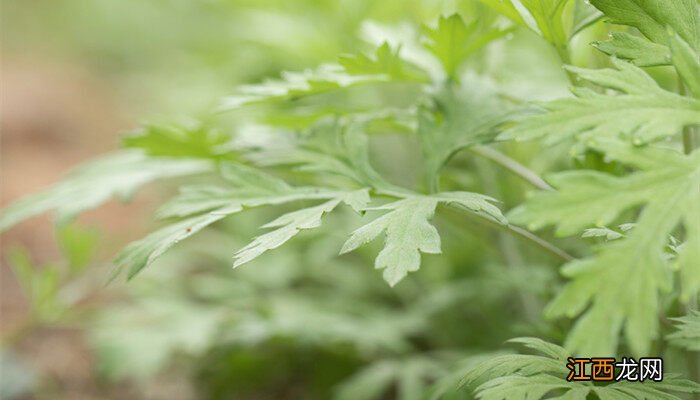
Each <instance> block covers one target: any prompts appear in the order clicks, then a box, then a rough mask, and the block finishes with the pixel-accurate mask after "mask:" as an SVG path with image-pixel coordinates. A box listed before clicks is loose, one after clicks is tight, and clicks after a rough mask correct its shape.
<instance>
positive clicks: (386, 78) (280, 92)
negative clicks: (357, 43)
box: [218, 43, 426, 112]
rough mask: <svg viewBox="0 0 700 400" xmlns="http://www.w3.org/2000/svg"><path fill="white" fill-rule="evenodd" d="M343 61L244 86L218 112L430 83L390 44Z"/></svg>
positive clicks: (343, 57)
mask: <svg viewBox="0 0 700 400" xmlns="http://www.w3.org/2000/svg"><path fill="white" fill-rule="evenodd" d="M339 62H340V64H324V65H321V66H320V67H318V68H317V69H315V70H306V71H304V72H283V73H282V79H281V80H268V81H265V82H263V83H260V84H257V85H244V86H241V87H239V88H238V93H237V94H236V95H233V96H229V97H226V98H224V99H223V100H222V101H221V103H220V105H219V107H218V111H220V112H223V111H231V110H236V109H239V108H241V107H243V106H247V105H251V104H260V103H276V102H283V101H291V100H296V99H299V98H301V97H305V96H313V95H317V94H322V93H327V92H331V91H336V90H339V89H345V88H349V87H353V86H360V85H367V84H377V83H385V82H391V81H408V82H417V83H423V82H425V80H426V75H425V73H424V72H423V71H421V70H420V69H418V68H417V67H415V66H414V65H412V64H410V63H408V62H407V61H405V60H403V59H402V58H401V57H400V55H399V51H398V50H396V51H393V50H392V49H391V48H390V47H389V45H388V44H387V43H383V44H382V45H381V46H379V47H378V48H377V50H376V53H375V55H374V57H373V58H370V57H368V56H366V55H352V56H351V55H347V56H342V57H341V58H340V60H339Z"/></svg>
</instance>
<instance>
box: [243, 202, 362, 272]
mask: <svg viewBox="0 0 700 400" xmlns="http://www.w3.org/2000/svg"><path fill="white" fill-rule="evenodd" d="M341 201H345V202H346V203H347V204H348V205H350V206H351V207H353V208H354V209H364V207H365V206H366V204H367V203H368V202H369V195H368V193H367V191H366V190H359V191H357V192H354V193H348V194H347V195H342V196H339V197H337V198H335V199H331V200H329V201H327V202H325V203H323V204H321V205H318V206H314V207H309V208H304V209H301V210H297V211H293V212H290V213H287V214H284V215H282V216H281V217H279V218H277V219H275V220H274V221H272V222H269V223H267V224H265V225H263V228H277V229H275V230H273V231H271V232H269V233H266V234H264V235H262V236H258V237H256V238H255V240H253V241H252V242H251V243H250V244H248V245H247V246H245V247H244V248H242V249H240V250H239V251H237V252H236V255H235V256H234V258H235V262H234V263H233V266H234V268H235V267H238V266H240V265H242V264H245V263H247V262H249V261H251V260H253V259H255V258H257V257H258V256H260V255H261V254H263V253H264V252H266V251H268V250H272V249H276V248H277V247H279V246H281V245H283V244H284V243H286V242H287V241H288V240H289V239H291V238H293V237H294V236H296V235H297V234H298V233H299V232H301V231H302V230H307V229H314V228H318V227H319V226H321V217H323V215H324V214H326V213H329V212H331V211H333V210H334V209H335V207H336V206H338V204H340V202H341Z"/></svg>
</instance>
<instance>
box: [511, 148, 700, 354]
mask: <svg viewBox="0 0 700 400" xmlns="http://www.w3.org/2000/svg"><path fill="white" fill-rule="evenodd" d="M596 149H598V150H600V151H603V152H605V153H607V155H608V157H610V158H612V159H617V160H619V161H622V162H624V163H625V164H628V165H632V166H635V167H637V168H639V169H640V171H638V172H634V173H632V174H630V175H627V176H623V177H615V176H611V175H607V174H604V173H600V172H595V171H572V172H565V173H560V174H557V175H555V176H553V177H552V178H551V179H550V182H551V183H552V185H553V186H554V187H556V188H557V189H558V191H556V192H540V193H537V194H535V195H534V196H532V197H531V198H530V199H529V200H528V201H527V202H526V203H525V205H523V206H520V207H518V208H516V209H515V210H513V211H512V212H511V213H510V214H509V219H511V220H512V221H514V222H522V223H528V226H529V227H530V228H531V229H538V228H541V227H544V226H547V225H556V226H557V232H558V233H559V234H562V235H570V234H574V233H576V232H578V231H580V230H582V229H583V228H585V227H586V226H590V225H599V226H602V225H606V224H609V223H611V222H613V221H614V220H615V218H617V217H618V216H619V215H620V213H622V212H623V211H625V210H627V209H630V208H632V207H635V206H640V205H644V207H643V209H642V212H641V214H640V216H639V218H638V220H637V221H636V222H637V223H636V227H635V229H634V230H632V231H631V233H629V234H628V235H627V237H626V238H623V239H619V240H616V241H614V242H611V243H610V244H608V245H607V246H604V247H602V248H601V250H600V252H599V253H598V254H596V255H595V256H593V257H590V258H586V259H583V260H577V261H574V262H572V263H570V264H567V265H566V266H564V268H563V273H564V275H565V276H567V277H568V278H570V279H572V281H571V282H570V283H569V284H568V285H567V286H566V287H565V288H564V290H563V291H562V292H561V293H560V294H559V296H558V297H557V298H556V299H555V300H554V301H553V302H552V303H551V304H550V305H549V307H548V309H547V314H548V315H549V316H550V317H556V316H567V317H571V318H573V317H575V316H576V315H579V314H582V316H581V317H580V318H579V320H578V322H577V323H576V325H575V326H574V328H573V330H572V331H571V332H570V334H569V337H568V339H567V348H569V349H570V350H572V351H576V352H580V353H581V354H614V352H615V349H616V348H617V343H618V335H619V332H620V330H621V329H622V328H623V327H624V331H625V334H626V338H627V343H628V345H629V346H630V348H631V349H632V351H633V352H634V353H635V354H638V355H644V354H647V353H648V351H649V346H650V344H651V341H652V340H653V339H654V338H655V337H656V335H657V330H658V326H657V325H658V321H657V314H658V311H659V292H661V291H666V290H668V289H670V285H671V281H670V279H671V273H672V267H671V266H670V265H669V263H668V262H667V260H666V257H665V256H664V253H663V249H664V247H665V245H666V244H667V241H668V236H669V235H670V234H671V233H672V232H673V231H674V229H675V228H676V227H677V226H679V225H683V226H685V227H686V230H687V234H688V235H689V236H688V238H687V239H688V242H687V244H686V246H684V248H683V250H682V253H681V256H680V257H684V254H693V255H695V254H698V252H699V251H700V241H699V240H698V239H697V238H698V237H699V236H698V234H697V231H698V228H697V225H698V224H697V221H698V217H697V216H698V215H700V210H698V208H699V207H700V206H698V204H700V153H698V152H695V153H693V154H692V155H688V156H685V155H681V154H679V153H677V152H674V151H671V150H665V149H657V148H651V147H647V148H632V147H630V146H628V145H625V144H622V143H620V142H615V141H608V142H605V143H604V144H601V145H600V146H599V147H597V148H596ZM685 257H687V256H685ZM695 264H697V262H695ZM695 264H693V262H692V261H691V260H689V259H687V258H684V260H682V261H680V262H679V265H680V268H681V274H682V275H681V276H684V277H686V278H688V279H686V280H684V281H683V289H682V290H683V293H685V294H686V296H687V294H689V293H692V292H693V291H695V290H697V289H698V288H699V287H700V282H699V280H698V277H697V276H696V275H697V267H695V266H694V265H695ZM589 304H590V307H588V308H586V306H588V305H589Z"/></svg>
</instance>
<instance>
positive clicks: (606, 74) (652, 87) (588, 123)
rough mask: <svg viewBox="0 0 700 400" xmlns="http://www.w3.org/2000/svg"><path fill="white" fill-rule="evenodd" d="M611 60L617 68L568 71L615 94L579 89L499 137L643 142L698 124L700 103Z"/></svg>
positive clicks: (551, 140)
mask: <svg viewBox="0 0 700 400" xmlns="http://www.w3.org/2000/svg"><path fill="white" fill-rule="evenodd" d="M614 64H615V66H616V68H615V69H600V70H589V69H581V68H573V67H570V68H569V69H570V70H571V71H572V72H574V73H576V74H577V75H578V76H579V77H580V78H581V79H583V80H585V81H588V82H591V83H594V84H596V85H598V86H601V87H603V88H606V89H610V90H611V91H614V92H616V93H614V94H612V93H596V92H593V91H591V90H584V89H578V90H576V92H575V93H576V94H577V95H578V97H576V98H573V99H561V100H555V101H552V102H550V103H546V104H544V105H543V106H544V108H545V109H546V110H547V111H548V112H547V113H545V114H541V115H535V116H532V117H529V118H526V119H524V120H523V121H520V122H519V123H517V124H516V125H515V126H514V127H513V128H510V129H508V130H506V131H505V132H503V133H502V134H501V136H500V137H499V138H501V139H516V140H530V139H535V138H540V137H542V138H544V141H545V143H546V144H554V143H559V142H561V141H563V140H566V139H569V138H572V137H575V138H577V139H578V140H579V141H582V142H586V141H596V140H599V139H601V138H604V137H617V136H618V135H620V134H625V135H628V136H631V137H632V138H633V139H634V142H635V143H636V144H642V143H645V142H650V141H653V140H657V139H661V138H664V137H668V136H673V135H677V134H679V132H680V131H681V130H682V128H683V127H685V126H690V125H695V124H700V101H698V100H697V99H692V98H688V97H683V96H679V95H677V94H675V93H672V92H669V91H666V90H664V89H662V88H661V87H659V86H658V85H657V84H656V82H655V81H654V80H653V79H652V78H651V77H650V76H649V75H648V74H647V73H646V72H644V71H643V70H642V69H640V68H638V67H635V66H634V65H632V64H630V63H627V62H622V61H616V62H615V63H614Z"/></svg>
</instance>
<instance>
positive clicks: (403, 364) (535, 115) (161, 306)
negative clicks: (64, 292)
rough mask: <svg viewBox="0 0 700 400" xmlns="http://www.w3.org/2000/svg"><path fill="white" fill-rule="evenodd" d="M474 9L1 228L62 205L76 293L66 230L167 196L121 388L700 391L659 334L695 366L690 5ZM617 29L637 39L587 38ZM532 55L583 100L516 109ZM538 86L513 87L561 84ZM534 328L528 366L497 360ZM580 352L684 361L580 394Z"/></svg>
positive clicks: (275, 94) (132, 301)
mask: <svg viewBox="0 0 700 400" xmlns="http://www.w3.org/2000/svg"><path fill="white" fill-rule="evenodd" d="M465 3H468V4H469V6H465V7H466V10H467V11H468V12H463V13H450V14H445V15H441V16H439V17H437V18H436V19H435V20H433V21H429V22H427V23H425V24H423V25H421V26H420V27H413V26H411V25H401V26H383V25H380V24H376V23H373V24H366V25H365V27H364V30H363V32H364V34H365V36H369V37H367V38H366V39H368V40H367V41H368V43H366V44H365V46H366V48H368V51H366V52H356V53H350V54H348V53H345V54H343V55H341V56H340V57H339V58H338V59H337V61H336V62H333V63H325V64H322V65H321V66H319V67H317V68H312V69H306V70H303V71H301V72H289V71H287V72H282V73H281V76H280V78H279V79H268V80H262V81H260V82H259V83H257V84H248V85H242V86H240V87H239V88H238V89H237V90H236V91H235V93H234V94H233V95H231V96H228V97H225V98H223V99H222V100H221V101H220V102H219V103H218V105H217V106H216V107H214V109H213V110H210V111H211V112H210V113H209V114H208V115H207V116H206V117H205V118H201V119H202V122H197V123H193V124H178V123H168V124H148V125H146V126H144V127H143V128H142V129H141V130H139V131H137V132H133V133H131V134H129V135H127V136H126V137H125V138H124V140H123V142H122V145H123V147H124V149H123V150H121V151H120V152H118V153H115V154H113V155H110V156H107V157H104V158H101V159H98V160H97V161H93V162H90V163H88V164H86V165H85V166H83V167H80V168H78V169H77V170H75V171H74V172H73V173H71V174H69V175H67V176H66V178H64V179H63V180H61V181H60V182H58V183H56V184H55V185H53V186H51V187H49V188H48V189H45V190H44V191H42V192H39V193H38V194H35V195H32V196H29V197H27V198H25V199H22V200H20V201H18V202H17V203H15V204H12V205H10V206H9V207H8V208H7V209H5V210H4V211H3V214H2V216H1V217H0V228H1V229H3V230H4V229H8V228H10V227H12V226H14V225H15V224H18V223H20V222H21V221H23V220H25V219H28V218H30V217H33V216H36V215H39V214H42V213H45V212H51V211H53V212H55V214H56V215H57V219H58V221H59V222H60V225H59V226H60V227H61V229H62V230H61V232H62V233H61V236H60V241H61V243H62V245H63V248H64V249H65V251H66V252H67V259H68V263H67V267H68V271H70V272H69V273H68V275H66V276H68V277H70V278H71V279H72V278H73V277H75V276H77V275H79V274H80V273H82V272H83V271H84V268H85V266H86V265H87V264H88V262H89V261H88V260H89V259H90V258H91V257H90V254H89V253H90V251H89V249H90V248H91V247H92V246H94V243H95V241H94V239H92V240H91V238H90V235H84V234H81V233H80V231H74V230H71V229H73V228H71V227H70V225H66V223H67V222H69V221H70V220H72V219H74V218H75V217H76V216H77V215H78V214H80V213H82V212H84V211H87V210H90V209H93V208H95V207H97V206H99V205H101V204H103V203H105V202H107V201H109V200H110V199H111V198H112V197H118V198H120V199H128V198H129V197H130V196H131V195H132V194H133V193H134V192H135V191H137V190H138V189H139V188H140V187H141V186H143V185H145V184H147V183H150V182H154V181H160V180H161V179H162V178H177V180H176V181H175V183H176V184H177V186H178V188H179V193H178V194H177V195H175V196H174V197H173V198H172V199H170V200H169V201H167V202H165V204H164V205H162V206H161V207H160V208H159V209H158V211H157V212H156V217H157V218H158V219H159V220H161V221H162V224H163V225H162V226H161V227H160V228H158V229H156V230H155V231H153V232H152V233H150V234H148V235H146V236H145V237H144V238H142V239H140V240H137V241H134V242H132V243H131V244H128V245H127V246H126V247H125V248H124V249H123V250H122V251H121V252H120V253H119V254H118V255H117V257H116V259H115V261H114V271H113V277H117V276H119V275H120V274H124V275H126V277H127V279H129V280H131V279H132V278H134V277H136V276H138V279H133V280H131V281H130V282H129V286H128V288H129V289H126V290H128V292H129V296H128V299H129V300H128V301H127V302H125V303H123V304H116V305H115V304H113V305H110V306H109V307H106V308H105V310H104V311H103V312H102V313H100V314H99V315H98V316H97V317H96V318H95V321H96V322H95V326H93V327H92V328H90V329H89V330H90V337H91V341H92V343H93V346H95V348H96V349H97V350H98V354H99V355H100V358H101V362H102V367H103V370H104V372H105V373H106V374H107V375H109V376H111V377H112V378H113V379H124V378H127V379H128V378H132V379H133V378H136V379H139V380H141V381H145V380H147V379H148V378H149V377H150V376H152V375H154V374H156V373H158V372H159V371H162V370H163V369H164V368H165V367H166V366H167V365H168V364H169V363H170V362H171V359H175V357H173V355H175V354H177V355H179V356H180V357H184V358H186V359H188V360H189V364H190V365H194V366H195V368H200V370H201V371H203V372H201V373H202V375H203V376H205V377H204V378H202V379H203V380H204V383H203V387H204V389H202V390H203V392H206V393H207V396H209V397H211V398H230V397H236V398H238V397H237V396H241V398H246V397H245V396H250V398H255V396H256V395H258V394H260V393H263V395H262V396H265V395H267V396H268V397H270V396H271V397H278V398H294V396H296V397H306V398H329V397H331V396H334V397H335V398H337V399H340V400H344V399H358V400H362V399H367V400H371V399H382V398H398V399H408V400H413V399H421V398H432V399H460V398H470V397H469V396H470V395H471V394H472V393H474V395H475V396H476V398H480V399H494V400H498V399H543V398H562V399H588V398H599V399H603V400H604V399H628V398H629V399H652V398H654V399H655V398H664V399H682V398H684V397H683V396H685V395H692V394H694V393H698V392H699V391H700V388H699V387H698V384H697V383H694V382H692V381H691V380H686V379H682V378H680V377H678V376H676V375H674V374H673V373H672V372H680V373H683V374H686V372H689V373H690V374H691V375H692V374H695V372H693V371H683V370H678V367H677V365H679V364H680V363H681V362H684V361H686V360H679V359H678V356H677V354H675V353H673V352H672V351H668V350H667V347H666V342H668V343H671V344H673V345H674V346H675V347H676V348H677V349H682V351H683V354H682V356H684V357H687V362H688V364H689V365H691V366H692V365H695V364H693V363H696V361H694V360H695V359H694V358H693V357H696V355H697V354H694V353H693V352H696V351H697V350H698V347H697V345H696V343H697V342H698V340H700V339H699V338H698V334H697V324H698V313H697V311H694V310H693V308H694V307H695V306H696V304H697V296H698V292H700V263H699V262H698V260H700V151H698V150H697V144H696V143H697V141H698V140H700V139H698V138H697V136H698V132H697V129H698V128H697V127H698V126H700V78H699V77H700V56H699V54H700V53H699V50H700V44H699V43H700V37H699V35H700V6H699V5H698V3H697V2H696V1H693V0H679V1H677V2H661V1H659V0H623V1H612V0H610V1H608V0H591V2H590V4H589V2H586V1H574V0H537V1H535V0H521V1H517V2H516V1H511V0H479V1H474V2H465ZM603 19H604V20H606V21H607V22H610V23H612V24H616V25H622V26H624V27H617V28H615V29H621V30H616V31H613V32H610V34H611V36H610V37H609V38H608V40H606V41H600V40H596V39H600V37H599V36H600V35H599V33H600V32H602V31H605V34H607V33H608V30H609V26H608V25H605V24H604V23H602V22H600V21H601V20H603ZM589 27H590V29H588V28H589ZM592 40H595V41H594V42H593V46H588V45H587V42H590V41H592ZM513 41H516V42H515V43H513ZM519 41H522V42H519ZM538 41H541V42H538ZM584 42H585V43H584ZM521 43H525V44H527V46H526V47H525V48H526V51H525V52H524V53H527V54H524V55H520V54H522V53H518V54H519V55H518V58H520V57H525V58H524V59H522V60H521V59H518V60H517V62H518V63H521V64H528V63H540V62H541V63H548V62H549V60H556V61H554V62H553V63H554V64H556V65H555V66H557V67H559V66H561V67H563V68H564V70H565V71H566V74H568V75H567V77H568V78H569V79H570V81H569V82H568V83H569V85H570V89H571V90H570V91H571V94H572V95H571V96H568V97H563V98H554V99H550V100H547V101H540V102H536V101H534V100H533V99H535V98H536V97H537V96H536V95H535V94H533V95H532V96H531V98H522V96H520V95H517V96H516V95H513V94H512V93H510V92H509V87H508V86H507V85H506V84H505V83H504V82H501V81H499V79H498V78H497V77H498V74H497V70H498V69H499V68H503V67H502V66H501V64H502V63H503V60H504V58H505V57H507V54H509V53H514V52H516V51H517V50H518V49H519V48H520V46H521ZM538 43H539V44H538ZM538 46H540V47H538ZM582 53H583V54H585V56H580V54H582ZM504 54H505V55H504ZM505 65H507V64H505ZM649 66H657V67H660V68H659V69H649V68H646V67H649ZM522 70H523V71H525V68H524V67H523V68H522ZM523 71H520V70H519V69H516V70H514V71H508V72H509V73H511V74H513V75H514V76H516V80H517V79H533V80H535V82H536V84H538V85H542V86H546V85H548V84H552V82H549V81H552V80H554V79H553V78H551V77H544V78H542V79H540V80H537V79H536V78H531V77H527V76H525V77H524V78H520V75H518V74H519V73H521V72H522V73H523V74H524V72H523ZM670 75H672V76H673V79H674V80H677V82H676V81H669V79H668V76H670ZM676 77H677V78H676ZM562 78H563V74H562ZM562 86H563V85H562ZM567 149H571V150H570V151H569V152H567V151H566V150H567ZM494 164H495V165H494ZM540 173H544V174H545V175H544V178H540V177H539V174H540ZM530 186H534V187H535V189H537V190H535V191H534V192H533V193H529V194H527V195H526V192H529V191H530V188H529V187H530ZM346 206H347V207H346ZM504 210H510V211H509V212H504ZM234 216H235V218H233V217H234ZM66 226H67V227H66ZM258 226H262V228H263V229H267V231H266V232H265V233H263V234H257V236H256V237H254V238H253V239H252V240H250V236H254V235H256V233H254V232H257V229H258ZM550 227H553V234H552V232H549V231H547V229H546V228H550ZM609 227H617V228H615V229H612V228H609ZM379 237H382V239H383V240H382V241H381V243H375V239H377V238H379ZM564 237H567V238H564ZM581 237H583V238H587V239H584V240H580V238H581ZM596 238H597V239H596ZM185 239H187V240H185ZM516 239H518V240H516ZM181 242H184V243H182V244H180V243H181ZM377 242H379V241H377ZM246 243H247V244H246ZM232 248H236V249H237V250H231V249H232ZM436 254H442V255H441V256H440V257H434V256H431V255H436ZM231 257H233V262H231ZM202 260H204V261H202ZM372 260H373V261H372ZM372 262H373V263H374V269H378V270H381V273H382V275H383V278H384V281H386V283H388V285H383V284H378V283H377V281H378V279H376V278H377V277H376V275H377V273H376V271H372V270H371V269H370V268H367V265H368V264H370V263H372ZM11 263H12V265H13V266H14V268H15V271H16V272H17V275H18V280H19V281H20V283H22V285H23V286H25V290H26V291H27V292H28V293H30V294H31V295H30V297H31V298H32V303H33V307H34V308H36V310H37V311H36V313H37V315H39V316H40V318H39V319H40V320H42V321H45V320H49V319H50V318H48V317H45V315H53V316H54V317H55V318H56V319H60V318H63V317H62V315H61V313H60V312H55V309H60V310H63V311H66V310H68V309H70V307H72V306H74V304H63V303H61V302H60V301H55V299H57V298H58V297H59V296H57V293H58V292H59V291H60V285H61V283H60V282H61V279H60V276H61V275H60V273H59V272H56V271H57V270H56V269H55V268H44V269H40V268H36V267H35V266H34V265H32V263H31V262H30V261H29V258H28V256H27V255H26V254H24V253H14V254H13V255H12V257H11ZM231 264H233V267H236V268H237V270H236V272H235V274H233V275H231V273H230V271H227V270H226V269H222V268H220V267H221V266H222V265H228V266H230V265H231ZM244 264H246V265H245V266H244ZM248 264H249V265H248ZM147 267H149V268H147ZM239 267H240V268H239ZM559 267H560V268H561V269H560V271H561V275H562V277H561V279H558V278H557V277H555V276H554V274H553V273H552V271H553V270H555V268H559ZM163 282H167V285H166V284H164V283H163ZM165 288H167V290H168V291H169V294H167V295H164V294H163V293H162V291H163V290H165ZM47 299H48V300H47ZM688 310H690V311H688ZM685 314H687V315H685ZM542 316H544V317H545V318H541V317H542ZM669 319H671V320H672V321H675V322H676V330H675V331H673V332H669V330H670V328H669V327H667V326H665V325H664V324H661V323H659V321H668V320H669ZM144 320H145V321H148V322H147V323H144V322H143V321H144ZM115 326H118V327H120V329H114V328H115ZM126 332H129V335H126V334H125V333H126ZM521 335H528V336H530V337H526V338H520V339H514V340H512V341H511V342H512V343H517V344H521V345H524V346H525V347H526V348H528V349H529V350H530V351H534V352H536V353H539V354H507V353H503V352H497V348H498V347H499V346H500V345H501V343H502V342H503V340H505V339H507V338H509V337H513V336H521ZM534 336H538V337H541V338H534ZM554 342H557V343H559V342H561V343H563V347H560V346H558V345H555V344H553V343H554ZM264 349H269V350H268V351H269V352H270V353H265V350H264ZM248 352H251V353H248ZM251 354H252V355H251ZM299 354H305V355H306V356H304V357H307V356H308V357H312V358H313V360H314V363H315V362H318V363H319V365H323V366H327V368H320V369H323V370H324V371H319V370H318V369H313V367H311V366H310V364H313V363H310V364H307V363H305V361H304V360H305V358H304V357H301V356H299ZM309 354H310V356H309ZM572 355H575V356H583V357H592V356H602V355H606V356H618V355H620V356H622V355H633V356H635V357H648V356H653V355H657V356H663V357H666V359H667V360H670V361H671V362H668V363H667V366H669V367H668V368H667V369H668V371H667V372H669V374H667V375H666V378H665V379H664V381H663V382H658V383H656V382H655V383H648V384H647V383H644V384H639V383H635V382H615V383H611V384H608V385H598V384H592V383H581V382H568V381H566V379H565V377H566V375H567V372H568V370H567V368H566V359H567V357H569V356H572ZM268 357H272V358H273V359H275V360H277V358H280V359H285V360H292V361H289V363H280V365H279V366H278V368H270V367H269V365H268V362H269V358H268ZM251 360H253V361H251ZM326 363H327V364H326ZM137 364H138V368H135V367H133V366H134V365H137ZM209 364H212V365H215V366H216V367H210V366H209ZM251 365H253V366H251ZM254 365H257V366H258V367H255V366H254ZM219 366H220V367H219ZM307 369H308V370H307ZM691 369H692V368H691ZM311 370H313V372H309V371H311ZM673 370H677V371H673ZM248 374H250V375H254V377H257V378H258V379H253V378H251V379H247V380H249V381H250V382H249V383H248V384H243V383H240V387H232V386H233V385H230V384H229V385H226V384H225V382H230V380H231V379H240V380H241V382H242V381H244V380H246V379H243V378H240V377H249V375H248ZM321 376H322V377H321ZM317 378H318V379H317ZM697 378H698V377H697V376H691V379H695V380H697ZM295 381H298V382H301V383H300V386H302V388H301V389H299V390H300V392H294V390H295V386H294V385H293V384H292V382H295ZM222 382H224V383H222ZM256 382H264V383H265V384H263V385H257V383H256ZM268 383H269V384H268ZM273 383H274V384H273ZM300 393H301V394H300Z"/></svg>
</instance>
